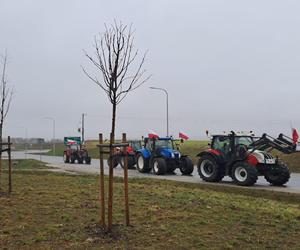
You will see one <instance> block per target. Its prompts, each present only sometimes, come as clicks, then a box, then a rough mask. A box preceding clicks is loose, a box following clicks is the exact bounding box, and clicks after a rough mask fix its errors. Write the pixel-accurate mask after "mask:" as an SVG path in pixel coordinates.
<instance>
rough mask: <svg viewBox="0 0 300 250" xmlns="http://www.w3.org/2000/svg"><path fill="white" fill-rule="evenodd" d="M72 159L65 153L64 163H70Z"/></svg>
mask: <svg viewBox="0 0 300 250" xmlns="http://www.w3.org/2000/svg"><path fill="white" fill-rule="evenodd" d="M69 162H70V159H69V156H68V155H67V154H64V163H69Z"/></svg>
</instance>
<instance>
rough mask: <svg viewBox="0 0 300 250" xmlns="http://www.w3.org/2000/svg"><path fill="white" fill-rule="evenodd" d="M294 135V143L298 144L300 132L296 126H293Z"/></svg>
mask: <svg viewBox="0 0 300 250" xmlns="http://www.w3.org/2000/svg"><path fill="white" fill-rule="evenodd" d="M292 137H293V142H294V144H297V143H298V139H299V134H298V131H297V129H295V128H292Z"/></svg>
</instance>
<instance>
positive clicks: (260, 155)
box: [250, 150, 276, 164]
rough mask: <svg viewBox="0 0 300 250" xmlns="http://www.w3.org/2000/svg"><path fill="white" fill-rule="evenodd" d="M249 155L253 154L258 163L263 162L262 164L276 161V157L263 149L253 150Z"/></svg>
mask: <svg viewBox="0 0 300 250" xmlns="http://www.w3.org/2000/svg"><path fill="white" fill-rule="evenodd" d="M250 152H251V151H250ZM251 155H253V156H254V157H255V158H256V159H257V161H258V163H263V164H275V163H276V159H275V158H274V157H273V156H272V155H270V154H268V153H266V152H264V151H260V150H255V151H254V152H251Z"/></svg>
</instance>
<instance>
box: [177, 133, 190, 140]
mask: <svg viewBox="0 0 300 250" xmlns="http://www.w3.org/2000/svg"><path fill="white" fill-rule="evenodd" d="M179 138H181V139H183V140H188V139H190V137H188V135H187V134H185V133H183V132H179Z"/></svg>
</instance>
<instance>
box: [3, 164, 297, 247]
mask: <svg viewBox="0 0 300 250" xmlns="http://www.w3.org/2000/svg"><path fill="white" fill-rule="evenodd" d="M19 165H20V167H18V166H16V167H15V168H20V169H22V167H21V166H24V165H26V166H27V167H26V168H28V169H32V168H34V167H35V166H36V167H37V168H40V167H41V164H40V163H38V162H36V161H30V163H26V161H20V162H19ZM29 165H30V167H29ZM6 177H7V176H6V173H5V174H4V176H2V181H3V182H4V181H6ZM4 184H5V183H2V184H1V185H2V188H3V190H4V187H5V186H4ZM114 185H115V192H116V193H115V197H114V204H115V206H114V212H115V217H114V223H115V226H114V230H113V234H112V235H107V234H106V235H100V234H99V233H97V228H98V227H97V222H98V219H99V202H98V191H97V190H98V188H99V186H98V177H96V176H69V175H64V174H58V173H48V172H41V171H37V172H34V171H22V170H20V171H16V172H15V173H14V175H13V194H12V196H11V197H6V196H2V197H0V211H1V212H0V248H1V249H64V248H68V249H266V248H270V249H299V248H300V241H299V237H300V205H299V204H300V196H299V195H292V194H285V193H282V194H281V193H273V192H267V191H261V190H254V191H253V190H245V189H237V188H234V189H232V188H230V187H225V188H224V187H211V186H205V185H197V184H183V183H176V182H171V181H160V180H150V179H130V184H129V191H130V209H131V224H132V226H131V227H124V226H123V221H124V218H123V184H122V179H120V178H115V183H114Z"/></svg>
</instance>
